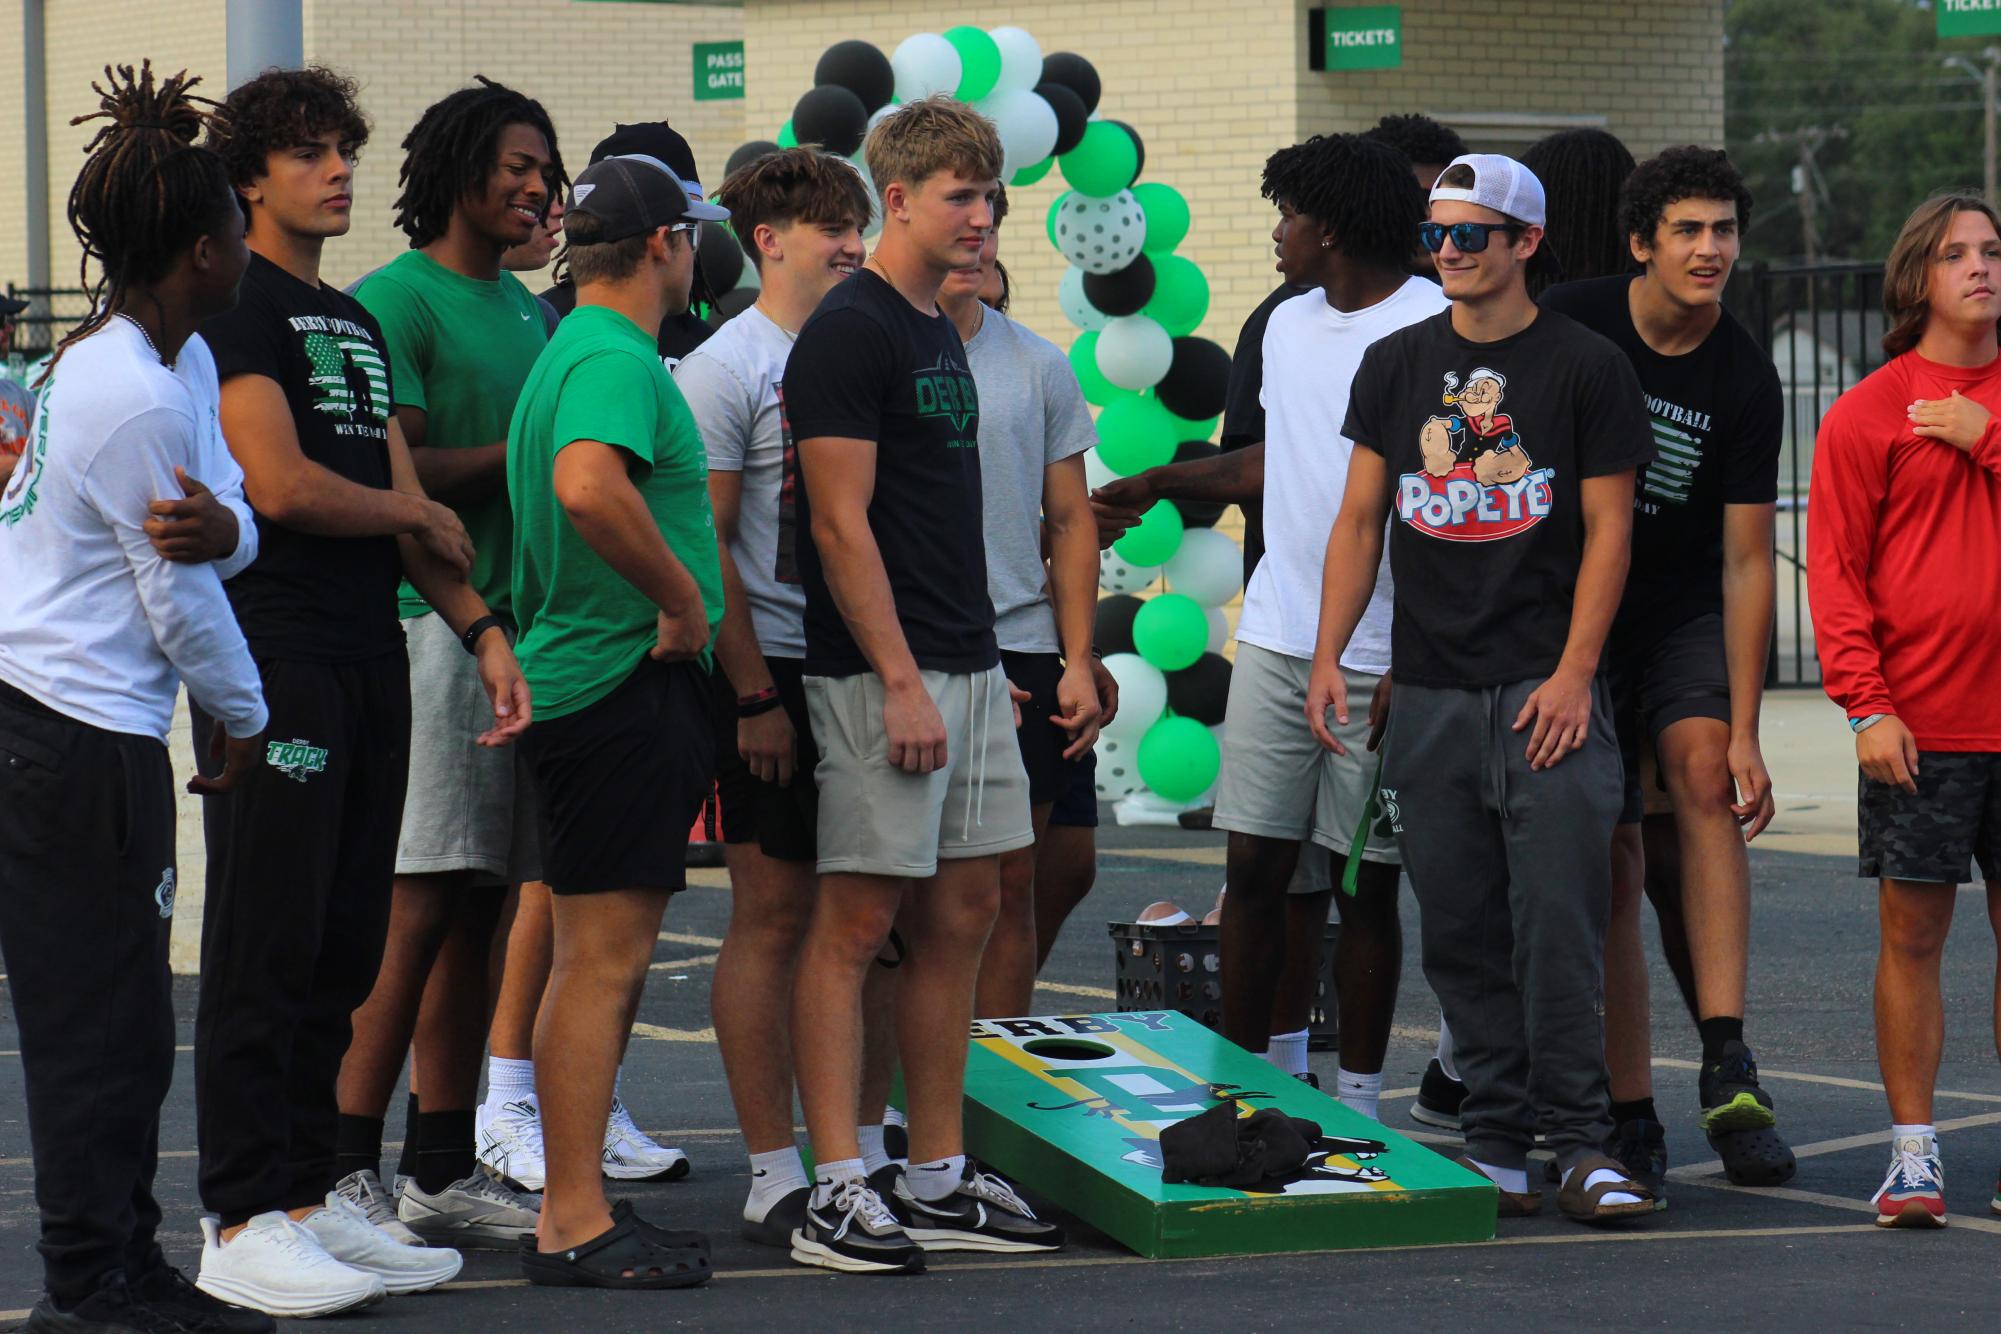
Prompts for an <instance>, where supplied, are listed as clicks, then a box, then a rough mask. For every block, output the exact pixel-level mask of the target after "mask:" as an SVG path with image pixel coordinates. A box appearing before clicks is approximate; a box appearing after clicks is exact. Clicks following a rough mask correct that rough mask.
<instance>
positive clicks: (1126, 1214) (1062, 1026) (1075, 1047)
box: [966, 1011, 1495, 1258]
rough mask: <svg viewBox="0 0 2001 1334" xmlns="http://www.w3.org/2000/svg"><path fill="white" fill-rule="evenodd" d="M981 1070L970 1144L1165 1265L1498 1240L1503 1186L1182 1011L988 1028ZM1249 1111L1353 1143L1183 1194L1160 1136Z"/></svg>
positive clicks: (971, 1092)
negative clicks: (1283, 1171) (1234, 1182)
mask: <svg viewBox="0 0 2001 1334" xmlns="http://www.w3.org/2000/svg"><path fill="white" fill-rule="evenodd" d="M972 1038H973V1041H972V1051H971V1054H970V1056H969V1057H968V1060H967V1063H966V1144H967V1148H968V1149H969V1150H970V1151H971V1152H972V1153H973V1154H974V1155H975V1156H977V1157H978V1158H979V1159H980V1160H981V1161H983V1162H986V1163H989V1164H991V1165H992V1166H994V1167H996V1168H998V1169H999V1170H1000V1171H1001V1172H1003V1173H1005V1174H1006V1175H1007V1176H1010V1177H1012V1178H1013V1179H1015V1180H1016V1181H1018V1182H1020V1183H1021V1184H1022V1185H1024V1186H1026V1187H1027V1188H1028V1189H1029V1190H1030V1191H1032V1192H1034V1193H1036V1194H1038V1195H1041V1196H1043V1197H1044V1198H1046V1199H1048V1200H1050V1201H1051V1202H1053V1203H1055V1204H1056V1205H1058V1206H1060V1207H1061V1208H1063V1209H1064V1210H1066V1211H1068V1212H1069V1213H1072V1214H1074V1215H1076V1216H1077V1217H1078V1218H1081V1219H1083V1220H1084V1221H1085V1222H1087V1223H1089V1224H1090V1225H1091V1226H1093V1227H1095V1228H1097V1229H1099V1230H1100V1231H1102V1232H1104V1233H1106V1234H1108V1235H1110V1236H1112V1237H1114V1238H1116V1239H1118V1240H1119V1241H1120V1242H1123V1243H1124V1244H1125V1245H1127V1246H1129V1247H1131V1248H1132V1249H1133V1250H1135V1251H1137V1252H1138V1253H1139V1254H1141V1255H1144V1256H1148V1257H1150V1258H1159V1257H1167V1256H1189V1255H1255V1254H1265V1253H1270V1252H1277V1251H1321V1250H1347V1249H1353V1248H1359V1247H1366V1246H1408V1245H1424V1244H1435V1243H1442V1242H1465V1241H1485V1240H1487V1239H1489V1238H1491V1237H1492V1236H1493V1235H1494V1205H1495V1198H1494V1187H1493V1185H1492V1183H1491V1182H1489V1181H1487V1180H1486V1179H1485V1178H1484V1177H1481V1176H1479V1175H1477V1174H1475V1173H1472V1172H1469V1171H1467V1170H1465V1169H1464V1168H1461V1167H1459V1166H1457V1165H1455V1164H1454V1163H1451V1162H1449V1161H1447V1160H1446V1159H1444V1158H1441V1157H1439V1156H1438V1155H1437V1154H1435V1153H1433V1152H1432V1151H1431V1150H1429V1149H1427V1148H1425V1147H1423V1146H1422V1145H1420V1144H1416V1143H1413V1142H1412V1141H1410V1140H1407V1139H1405V1138H1404V1137H1403V1136H1401V1135H1399V1134H1397V1133H1396V1132H1395V1131H1393V1130H1390V1129H1388V1128H1386V1127H1384V1126H1382V1125H1380V1124H1378V1123H1376V1122H1374V1121H1371V1120H1368V1119H1367V1118H1365V1117H1362V1116H1358V1115H1356V1114H1355V1113H1354V1112H1351V1111H1349V1110H1348V1109H1347V1108H1346V1107H1343V1106H1342V1105H1341V1104H1340V1103H1338V1102H1336V1101H1335V1100H1334V1099H1332V1098H1330V1097H1328V1096H1327V1095H1325V1094H1324V1093H1322V1092H1320V1091H1319V1090H1318V1089H1316V1088H1313V1087H1311V1086H1310V1085H1308V1084H1305V1083H1303V1082H1302V1081H1300V1080H1297V1079H1292V1078H1290V1077H1288V1076H1286V1075H1284V1074H1281V1073H1280V1072H1279V1071H1278V1070H1276V1069H1275V1068H1273V1067H1272V1065H1271V1064H1270V1063H1268V1062H1267V1061H1265V1060H1264V1059H1262V1058H1261V1057H1257V1056H1253V1055H1251V1054H1250V1053H1249V1052H1246V1051H1245V1050H1243V1049H1242V1048H1241V1047H1238V1046H1236V1045H1234V1044H1232V1043H1230V1042H1227V1041H1225V1040H1224V1039H1223V1038H1221V1037H1219V1036H1218V1035H1216V1034H1215V1033H1213V1032H1211V1031H1210V1030H1209V1029H1207V1028H1204V1027H1203V1026H1202V1025H1201V1024H1199V1023H1197V1022H1196V1021H1195V1020H1193V1019H1190V1018H1188V1017H1187V1016H1186V1015H1183V1014H1177V1013H1174V1012H1173V1011H1164V1012H1157V1013H1156V1012H1134V1013H1118V1014H1091V1015H1066V1016H1059V1017H1045V1018H1024V1019H983V1020H980V1021H978V1022H976V1023H975V1024H974V1025H973V1033H972ZM1231 1098H1234V1099H1236V1100H1237V1101H1238V1105H1239V1106H1240V1107H1242V1108H1243V1111H1244V1114H1245V1115H1249V1114H1250V1113H1251V1112H1252V1111H1255V1110H1257V1109H1258V1108H1262V1107H1276V1108H1278V1109H1279V1110H1281V1111H1283V1112H1285V1113H1286V1114H1287V1115H1289V1116H1299V1117H1305V1118H1306V1119H1308V1120H1311V1121H1316V1122H1318V1123H1319V1124H1320V1127H1321V1129H1322V1130H1323V1131H1324V1132H1325V1133H1326V1134H1327V1135H1328V1136H1330V1137H1333V1138H1336V1139H1345V1140H1352V1141H1374V1143H1373V1144H1366V1143H1358V1144H1351V1145H1349V1146H1348V1147H1349V1149H1350V1151H1349V1152H1347V1153H1342V1152H1339V1151H1338V1150H1337V1151H1336V1152H1333V1153H1330V1154H1329V1155H1328V1157H1327V1158H1326V1159H1325V1161H1324V1162H1323V1163H1320V1164H1318V1165H1314V1166H1310V1168H1309V1170H1308V1171H1306V1172H1305V1173H1303V1174H1302V1175H1301V1177H1300V1178H1299V1179H1298V1180H1296V1181H1293V1182H1290V1183H1288V1184H1287V1185H1286V1186H1285V1188H1284V1190H1283V1192H1282V1193H1277V1194H1251V1193H1247V1192H1244V1191H1239V1190H1229V1189H1223V1188H1217V1187H1208V1186H1190V1185H1173V1186H1170V1185H1167V1184H1165V1183H1163V1182H1162V1181H1161V1177H1160V1131H1161V1130H1162V1128H1163V1127H1166V1126H1169V1125H1172V1124H1173V1123H1174V1122H1176V1121H1180V1120H1183V1119H1185V1118H1187V1117H1190V1116H1196V1115H1199V1114H1200V1113H1202V1112H1205V1111H1207V1110H1208V1109H1209V1108H1211V1107H1213V1106H1215V1105H1216V1104H1217V1103H1218V1102H1220V1101H1224V1100H1227V1099H1231Z"/></svg>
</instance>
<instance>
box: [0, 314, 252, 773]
mask: <svg viewBox="0 0 2001 1334" xmlns="http://www.w3.org/2000/svg"><path fill="white" fill-rule="evenodd" d="M220 401H221V395H220V391H219V389H218V386H217V381H216V373H215V361H214V358H213V357H211V356H210V354H209V350H208V346H207V344H205V343H203V342H202V341H201V339H200V338H199V337H193V338H190V339H188V341H187V344H186V345H185V346H184V347H182V349H181V351H180V355H179V357H178V358H177V359H176V361H175V365H174V367H173V369H171V370H169V369H168V368H167V367H166V366H163V365H162V364H161V363H160V359H159V358H158V357H157V356H156V355H154V352H153V350H152V348H151V347H150V346H149V345H148V344H147V342H146V340H145V338H144V337H143V336H142V335H141V333H140V331H139V329H138V327H137V326H135V325H134V324H132V322H131V321H129V320H125V319H120V318H113V319H112V321H111V322H110V323H109V324H107V325H106V326H105V327H104V328H103V329H101V330H99V331H98V332H96V333H93V334H91V335H90V336H89V337H88V338H85V339H84V340H83V341H82V342H80V343H77V344H75V345H74V346H72V347H71V348H69V350H68V351H66V352H64V353H63V355H62V359H61V360H60V361H58V362H57V363H56V369H55V374H54V376H53V377H52V378H51V379H50V381H49V383H48V384H47V385H46V386H44V388H43V390H42V393H41V398H40V402H39V403H38V404H37V407H36V412H35V421H34V425H33V429H32V431H31V433H30V437H29V442H28V448H27V450H26V451H25V452H24V453H23V454H22V456H21V461H20V463H19V464H18V465H17V466H16V468H15V469H14V475H13V477H12V478H10V479H9V481H8V484H7V488H6V490H5V492H4V493H0V680H4V681H5V682H6V683H7V684H9V685H11V686H13V687H14V688H15V689H17V690H20V691H22V692H23V693H25V694H28V695H31V696H33V697H34V698H35V699H37V700H40V701H41V702H42V703H43V704H46V705H47V706H48V707H50V708H51V709H54V710H55V711H56V712H58V713H61V714H64V715H66V716H68V717H71V718H75V719H77V720H78V721H80V722H84V723H88V724H90V725H91V726H93V727H99V728H103V729H105V730H106V731H112V732H128V733H133V734H137V735H141V736H152V737H156V738H158V739H159V740H161V741H163V742H164V741H165V740H166V738H167V728H168V726H169V725H170V724H171V722H172V720H173V713H174V696H175V694H176V693H177V692H178V690H179V688H180V682H181V681H183V680H185V681H186V682H187V686H188V693H189V695H190V696H192V697H193V698H194V700H195V701H196V702H197V703H199V704H200V705H201V706H202V707H203V708H204V709H206V710H207V711H208V712H209V713H210V714H211V715H212V716H214V717H216V718H218V719H220V720H221V721H222V723H223V725H224V727H225V728H226V730H227V731H228V733H229V735H230V736H232V737H249V736H255V735H256V734H257V733H259V732H261V731H263V730H264V725H265V722H266V712H265V708H264V691H263V687H262V685H261V684H260V683H259V680H258V676H257V667H256V664H255V663H254V662H252V661H251V657H250V650H249V648H248V647H247V646H246V645H245V644H244V642H243V632H242V631H241V630H239V629H238V628H237V625H236V617H235V614H234V613H233V612H232V611H231V610H230V606H229V599H228V598H227V597H226V596H225V595H224V593H223V591H222V581H223V580H224V579H226V578H228V577H229V576H231V575H233V574H235V573H236V572H237V571H238V570H240V569H242V568H243V567H244V566H246V565H248V564H249V563H250V562H251V561H252V560H254V559H256V556H257V525H256V523H255V521H254V520H253V518H252V516H251V513H250V507H249V505H248V504H247V503H246V502H245V500H244V498H243V471H242V469H241V468H239V467H238V466H237V464H236V460H235V459H234V458H233V457H231V455H230V453H229V449H228V447H227V446H226V445H225V444H224V443H223V439H222V428H221V424H220V421H219V414H220ZM176 466H179V467H180V468H181V469H182V470H183V471H185V472H186V473H187V474H188V476H190V477H192V478H195V479H196V480H198V481H200V482H202V483H203V484H204V485H206V486H207V487H208V488H209V489H210V490H211V491H213V492H214V493H215V495H216V498H217V499H219V500H221V501H222V502H223V503H224V504H226V505H228V506H229V508H230V509H231V510H232V511H233V512H234V513H235V514H236V532H237V545H236V550H235V551H233V552H231V553H230V554H229V556H228V557H226V558H225V559H222V560H217V561H213V562H210V563H207V564H181V563H176V562H174V561H168V560H163V559H161V558H160V557H159V555H157V554H156V553H155V552H154V550H153V548H152V545H151V543H149V542H148V541H147V539H146V533H145V529H144V525H145V522H146V519H147V517H148V515H147V511H146V507H147V506H148V505H149V504H151V503H152V502H153V501H155V500H167V499H177V498H179V497H180V496H181V494H182V492H181V486H180V483H179V481H178V480H176V478H175V477H174V468H175V467H176Z"/></svg>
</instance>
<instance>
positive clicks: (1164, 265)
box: [1139, 255, 1209, 338]
mask: <svg viewBox="0 0 2001 1334" xmlns="http://www.w3.org/2000/svg"><path fill="white" fill-rule="evenodd" d="M1139 313H1140V314H1142V315H1145V316H1148V317H1150V318H1151V319H1154V320H1157V321H1159V323H1160V327H1161V328H1163V329H1165V330H1167V332H1168V333H1169V334H1170V335H1171V336H1173V337H1175V338H1185V337H1187V336H1188V335H1189V334H1192V333H1194V332H1195V329H1196V326H1197V325H1199V324H1201V323H1202V321H1203V319H1204V317H1206V316H1207V315H1208V314H1209V280H1208V279H1207V278H1204V277H1203V276H1202V270H1201V269H1199V268H1197V267H1196V266H1195V261H1194V260H1192V259H1189V258H1187V257H1186V256H1183V255H1156V256H1154V257H1153V299H1152V300H1150V301H1148V302H1147V303H1146V305H1144V306H1142V307H1141V308H1140V312H1139Z"/></svg>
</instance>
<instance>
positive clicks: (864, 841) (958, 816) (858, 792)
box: [806, 665, 1035, 879]
mask: <svg viewBox="0 0 2001 1334" xmlns="http://www.w3.org/2000/svg"><path fill="white" fill-rule="evenodd" d="M923 678H924V688H925V689H926V690H928V691H929V692H930V693H931V698H932V699H933V700H934V701H935V702H936V703H937V705H938V713H939V715H940V716H941V717H942V718H943V719H944V721H945V767H944V768H942V769H937V770H934V771H932V772H931V773H928V774H913V773H905V772H904V771H903V770H901V769H897V768H893V767H891V765H890V763H889V737H888V734H887V733H885V732H884V731H883V727H882V701H883V691H882V678H881V677H879V676H877V675H876V674H875V673H874V672H862V673H860V674H859V675H855V676H808V677H807V678H806V709H807V712H808V713H809V714H810V715H811V717H812V719H813V739H814V740H815V741H816V742H817V743H818V744H819V748H820V763H819V765H818V766H817V767H816V768H815V769H814V771H813V781H814V782H815V784H817V785H818V787H819V789H820V819H819V831H818V832H819V854H820V855H819V860H818V862H817V863H816V869H818V871H819V872H820V874H821V875H830V874H834V873H839V872H846V873H852V874H860V875H894V876H909V877H911V878H915V879H921V878H923V877H925V876H930V875H936V874H937V873H938V863H939V861H940V860H941V859H942V860H945V861H952V860H955V859H959V858H966V857H991V856H994V855H995V854H997V853H1002V852H1012V851H1013V850H1014V849H1016V848H1025V847H1027V846H1029V845H1030V844H1031V843H1033V842H1035V827H1034V825H1033V824H1031V823H1030V821H1029V814H1028V771H1027V770H1026V769H1024V768H1023V767H1022V763H1021V747H1020V746H1019V745H1018V744H1017V743H1016V741H1015V736H1014V710H1013V707H1012V706H1011V704H1010V701H1009V696H1008V693H1007V678H1006V677H1005V676H1004V675H1002V673H1001V669H1000V667H999V666H998V665H996V666H994V667H990V668H988V669H987V670H986V671H984V672H974V673H952V674H948V673H945V672H925V673H923Z"/></svg>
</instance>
